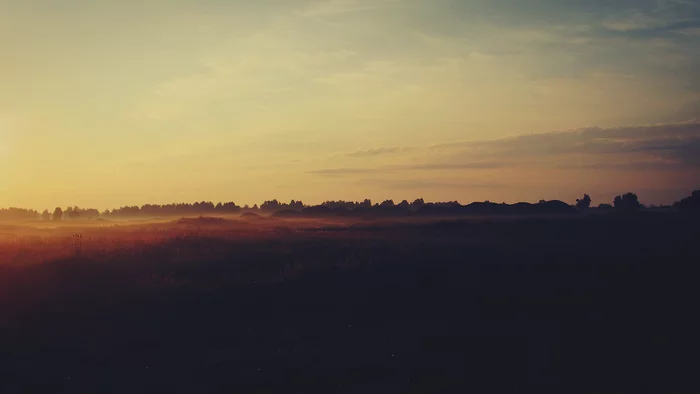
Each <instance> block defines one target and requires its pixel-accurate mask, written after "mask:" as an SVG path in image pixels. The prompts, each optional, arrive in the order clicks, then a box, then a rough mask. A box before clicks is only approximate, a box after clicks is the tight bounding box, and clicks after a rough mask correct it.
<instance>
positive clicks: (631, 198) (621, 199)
mask: <svg viewBox="0 0 700 394" xmlns="http://www.w3.org/2000/svg"><path fill="white" fill-rule="evenodd" d="M613 205H614V206H615V209H617V210H619V211H623V212H636V211H638V210H639V209H640V208H641V207H642V205H641V204H640V203H639V198H638V197H637V195H636V194H634V193H625V194H623V195H621V196H617V197H615V201H613Z"/></svg>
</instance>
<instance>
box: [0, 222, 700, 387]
mask: <svg viewBox="0 0 700 394" xmlns="http://www.w3.org/2000/svg"><path fill="white" fill-rule="evenodd" d="M698 234H699V232H698V222H697V221H693V220H691V219H689V218H685V217H681V216H678V215H675V214H637V215H592V216H585V215H580V217H560V218H546V217H528V218H516V217H510V218H508V217H501V218H497V219H496V218H486V217H483V218H469V219H464V218H462V219H445V218H442V219H430V218H421V219H392V220H390V219H386V220H359V219H358V220H345V221H341V220H337V219H336V220H331V219H329V220H321V219H314V220H302V219H297V220H282V219H272V218H265V217H254V216H253V217H245V218H241V217H229V218H188V219H182V220H178V221H168V220H149V221H141V222H126V221H122V222H110V221H96V222H90V223H86V222H82V223H81V222H76V223H73V224H66V223H62V224H60V225H55V224H49V225H45V224H42V223H23V224H5V225H2V226H0V377H1V378H0V390H1V391H2V392H7V393H23V392H51V393H57V392H67V393H160V392H163V393H204V392H227V393H228V392H236V391H237V390H240V392H309V391H314V392H325V393H330V392H339V393H346V392H347V393H373V392H377V393H392V392H465V390H468V389H473V390H475V391H477V392H484V391H489V392H493V391H499V392H503V391H507V392H513V391H526V390H534V389H537V390H540V391H556V392H643V391H653V392H659V391H663V392H680V391H684V390H683V388H684V387H687V386H683V380H682V379H681V378H682V377H683V376H686V374H689V373H691V372H692V371H691V370H690V367H688V366H686V367H683V365H688V364H684V363H682V362H681V359H682V355H683V354H684V353H685V352H689V350H690V349H689V346H688V343H687V342H686V338H689V334H690V333H691V332H692V329H691V327H693V326H692V321H693V320H694V316H693V315H694V310H695V309H696V308H695V304H696V303H695V300H696V299H697V294H696V286H697V285H696V281H697V274H698V271H699V270H698V269H697V268H696V266H697V262H698V261H700V258H699V257H700V249H699V248H698V247H697V239H698ZM688 356H690V354H688Z"/></svg>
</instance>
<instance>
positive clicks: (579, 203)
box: [576, 194, 591, 211]
mask: <svg viewBox="0 0 700 394" xmlns="http://www.w3.org/2000/svg"><path fill="white" fill-rule="evenodd" d="M590 207H591V197H590V196H589V195H588V194H584V195H583V198H582V199H577V200H576V208H578V209H580V210H582V211H584V210H586V209H588V208H590Z"/></svg>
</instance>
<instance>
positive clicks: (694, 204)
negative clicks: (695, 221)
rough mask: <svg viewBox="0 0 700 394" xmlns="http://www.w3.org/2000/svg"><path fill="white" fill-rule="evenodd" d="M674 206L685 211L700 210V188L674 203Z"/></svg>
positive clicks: (695, 211) (693, 211) (696, 211)
mask: <svg viewBox="0 0 700 394" xmlns="http://www.w3.org/2000/svg"><path fill="white" fill-rule="evenodd" d="M673 207H674V208H676V209H678V210H679V211H681V212H683V213H691V212H692V213H698V212H700V190H695V191H694V192H693V194H691V195H690V197H686V198H684V199H682V200H680V201H678V202H677V203H675V204H673Z"/></svg>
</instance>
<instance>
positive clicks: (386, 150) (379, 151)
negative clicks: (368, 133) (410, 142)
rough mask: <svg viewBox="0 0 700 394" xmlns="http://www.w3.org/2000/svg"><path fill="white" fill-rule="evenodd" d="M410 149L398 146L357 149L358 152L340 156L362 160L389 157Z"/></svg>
mask: <svg viewBox="0 0 700 394" xmlns="http://www.w3.org/2000/svg"><path fill="white" fill-rule="evenodd" d="M410 149H412V148H409V147H400V146H390V147H383V148H368V149H358V150H356V151H353V152H348V153H341V154H340V155H342V156H347V157H359V158H364V157H375V156H383V155H389V154H392V153H399V152H405V151H407V150H410Z"/></svg>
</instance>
